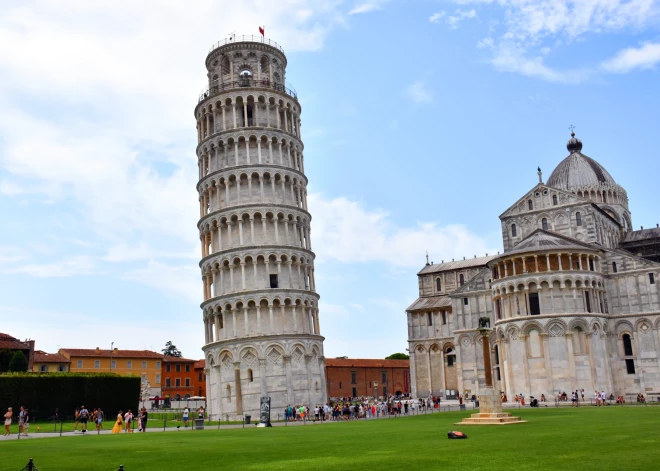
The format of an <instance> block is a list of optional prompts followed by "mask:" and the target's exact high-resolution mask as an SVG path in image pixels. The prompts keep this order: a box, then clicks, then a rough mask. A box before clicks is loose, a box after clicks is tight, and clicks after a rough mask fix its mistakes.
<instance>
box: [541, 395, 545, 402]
mask: <svg viewBox="0 0 660 471" xmlns="http://www.w3.org/2000/svg"><path fill="white" fill-rule="evenodd" d="M541 402H545V394H541Z"/></svg>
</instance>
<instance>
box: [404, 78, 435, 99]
mask: <svg viewBox="0 0 660 471" xmlns="http://www.w3.org/2000/svg"><path fill="white" fill-rule="evenodd" d="M404 95H405V96H407V97H408V98H410V99H411V100H412V101H413V102H415V103H417V104H420V105H425V104H428V103H431V102H433V92H432V91H431V90H430V89H429V88H428V85H426V83H425V82H424V81H423V80H416V81H415V82H413V83H411V84H410V85H408V87H406V89H405V90H404Z"/></svg>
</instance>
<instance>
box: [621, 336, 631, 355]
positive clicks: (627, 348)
mask: <svg viewBox="0 0 660 471" xmlns="http://www.w3.org/2000/svg"><path fill="white" fill-rule="evenodd" d="M621 340H623V354H624V356H627V357H631V356H633V348H632V340H631V339H630V334H623V337H621Z"/></svg>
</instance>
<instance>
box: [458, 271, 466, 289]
mask: <svg viewBox="0 0 660 471" xmlns="http://www.w3.org/2000/svg"><path fill="white" fill-rule="evenodd" d="M458 283H459V284H460V285H461V286H463V285H464V284H465V276H463V274H462V273H461V274H460V275H459V277H458Z"/></svg>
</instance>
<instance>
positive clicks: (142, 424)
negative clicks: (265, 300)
mask: <svg viewBox="0 0 660 471" xmlns="http://www.w3.org/2000/svg"><path fill="white" fill-rule="evenodd" d="M135 419H136V417H135V415H134V414H133V412H132V411H131V410H130V409H128V410H127V411H126V412H125V413H124V411H123V410H120V411H119V413H118V414H117V420H116V421H115V425H114V426H113V427H112V433H121V432H122V430H123V431H124V433H133V421H134V420H135ZM148 420H149V412H147V409H146V407H143V408H142V409H139V410H138V416H137V422H138V432H146V431H147V421H148Z"/></svg>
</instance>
